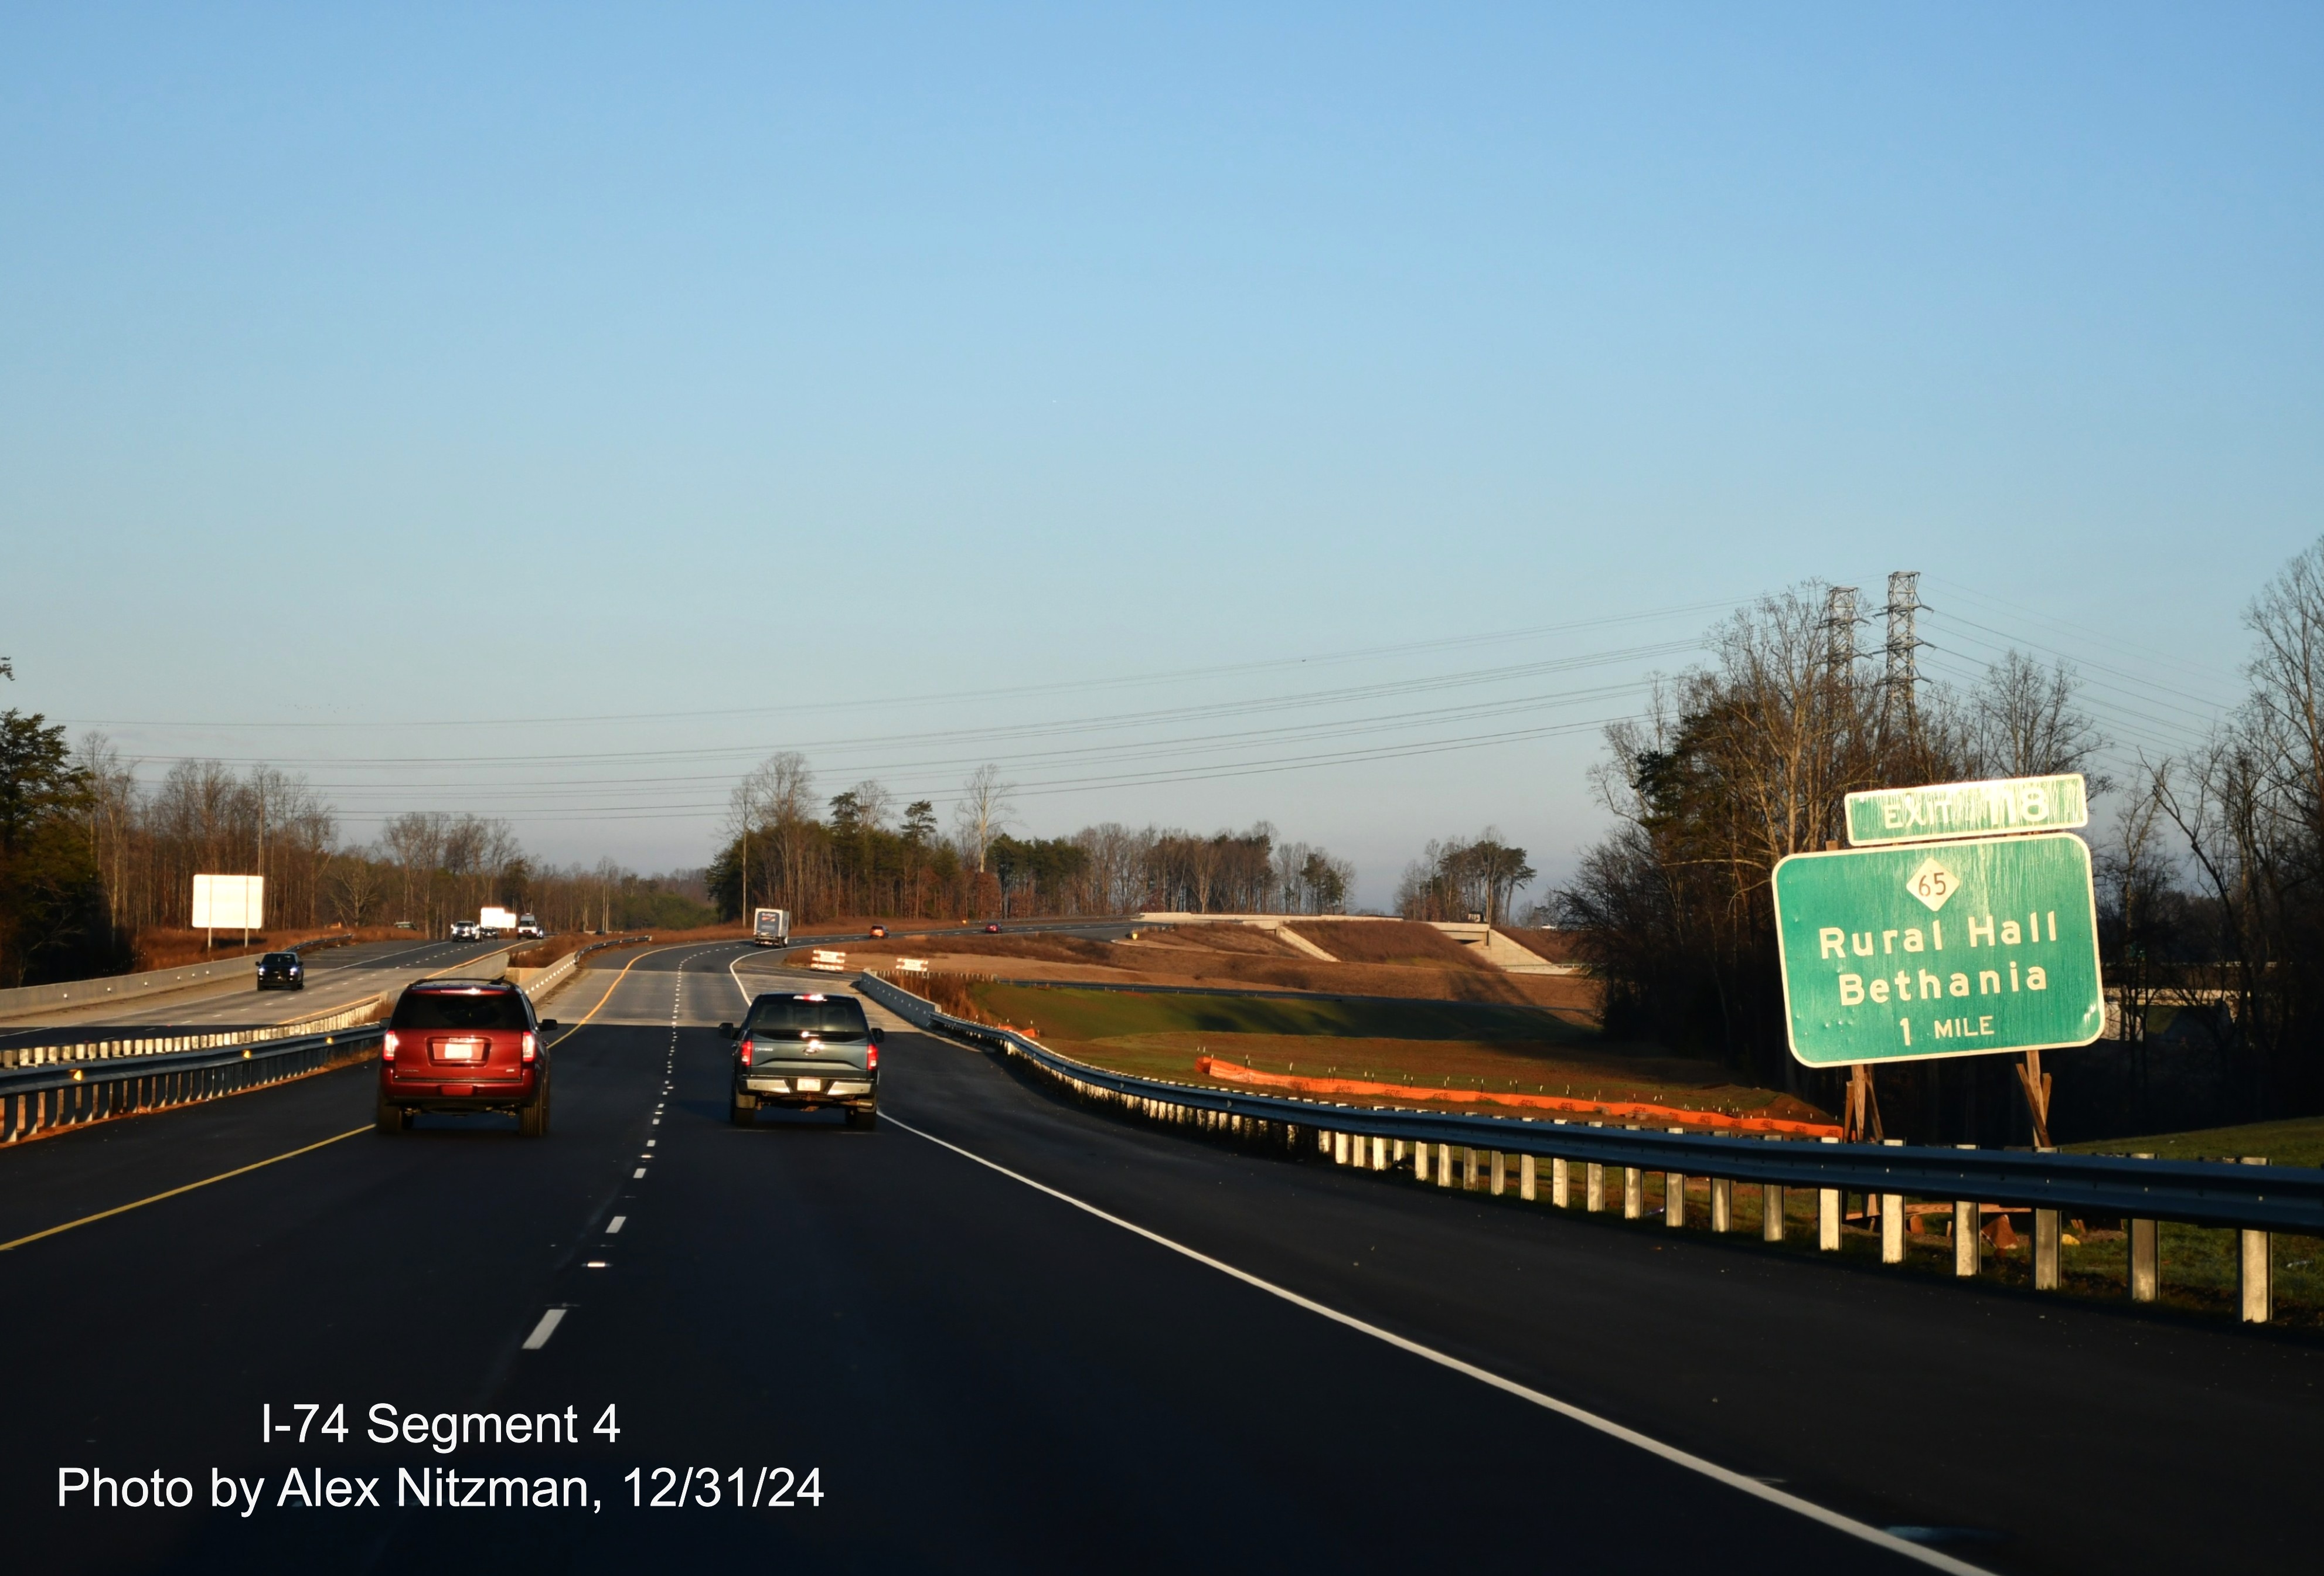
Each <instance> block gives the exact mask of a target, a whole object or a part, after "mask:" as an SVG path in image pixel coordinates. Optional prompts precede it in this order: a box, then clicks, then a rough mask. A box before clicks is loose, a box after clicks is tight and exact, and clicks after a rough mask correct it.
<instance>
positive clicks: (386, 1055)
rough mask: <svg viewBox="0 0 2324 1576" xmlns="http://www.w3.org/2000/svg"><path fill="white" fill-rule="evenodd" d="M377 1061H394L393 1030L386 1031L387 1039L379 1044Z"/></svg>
mask: <svg viewBox="0 0 2324 1576" xmlns="http://www.w3.org/2000/svg"><path fill="white" fill-rule="evenodd" d="M379 1059H380V1060H381V1061H383V1062H392V1061H393V1060H395V1031H394V1030H393V1029H389V1030H388V1031H387V1037H386V1038H385V1039H383V1040H382V1041H380V1043H379Z"/></svg>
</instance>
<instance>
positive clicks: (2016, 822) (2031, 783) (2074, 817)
mask: <svg viewBox="0 0 2324 1576" xmlns="http://www.w3.org/2000/svg"><path fill="white" fill-rule="evenodd" d="M2089 824H2090V797H2089V788H2088V786H2087V785H2086V784H2085V783H2084V782H2083V780H2082V776H2081V773H2080V772H2069V773H2067V774H2065V775H2063V776H2059V777H2013V778H2006V779H2001V780H1999V781H1996V782H1950V783H1941V784H1939V785H1937V786H1936V787H1934V788H1874V789H1872V790H1870V791H1869V792H1867V793H1859V794H1850V795H1849V796H1848V841H1849V846H1851V847H1855V848H1866V847H1871V846H1876V845H1877V844H1880V843H1927V842H1932V841H1934V840H1936V839H1938V838H1943V837H1980V836H1990V835H1992V834H1996V833H2003V832H2059V831H2063V830H2065V829H2066V828H2068V827H2070V826H2087V825H2089Z"/></svg>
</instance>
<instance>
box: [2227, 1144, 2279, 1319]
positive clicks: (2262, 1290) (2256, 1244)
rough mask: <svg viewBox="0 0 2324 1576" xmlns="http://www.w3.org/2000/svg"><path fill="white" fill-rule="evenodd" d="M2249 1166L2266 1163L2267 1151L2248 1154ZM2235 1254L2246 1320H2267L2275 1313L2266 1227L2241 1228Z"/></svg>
mask: <svg viewBox="0 0 2324 1576" xmlns="http://www.w3.org/2000/svg"><path fill="white" fill-rule="evenodd" d="M2243 1163H2244V1164H2245V1165H2246V1166H2264V1165H2266V1164H2267V1157H2266V1156H2264V1155H2246V1156H2245V1157H2243ZM2236 1238H2237V1249H2238V1250H2237V1252H2236V1301H2237V1302H2238V1303H2240V1304H2242V1306H2243V1319H2244V1323H2246V1324H2264V1323H2267V1322H2268V1321H2269V1320H2270V1319H2272V1318H2273V1317H2274V1316H2275V1262H2274V1253H2273V1248H2274V1243H2273V1240H2271V1239H2270V1238H2269V1236H2268V1234H2267V1233H2266V1232H2265V1231H2238V1232H2236Z"/></svg>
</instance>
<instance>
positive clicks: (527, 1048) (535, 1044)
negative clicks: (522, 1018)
mask: <svg viewBox="0 0 2324 1576" xmlns="http://www.w3.org/2000/svg"><path fill="white" fill-rule="evenodd" d="M522 1043H523V1046H524V1059H525V1060H526V1061H528V1062H530V1061H533V1060H535V1059H537V1058H538V1057H539V1055H540V1041H539V1039H538V1038H536V1037H534V1035H533V1032H532V1031H531V1030H530V1029H527V1030H525V1031H524V1040H523V1042H522Z"/></svg>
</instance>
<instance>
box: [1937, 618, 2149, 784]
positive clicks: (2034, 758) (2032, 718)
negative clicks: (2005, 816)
mask: <svg viewBox="0 0 2324 1576" xmlns="http://www.w3.org/2000/svg"><path fill="white" fill-rule="evenodd" d="M2079 690H2080V682H2079V681H2078V680H2077V679H2076V677H2075V676H2074V669H2073V668H2072V666H2071V665H2070V664H2069V663H2065V662H2061V663H2059V664H2058V665H2057V666H2056V667H2054V668H2044V667H2043V666H2042V665H2041V664H2040V663H2038V662H2036V661H2034V660H2033V659H2032V658H2031V657H2028V656H2026V655H2025V654H2024V652H2022V651H2010V652H2007V653H2006V654H2005V655H2004V656H2003V657H2002V659H2001V660H2000V661H1998V662H1997V663H1995V664H1994V665H1993V666H1992V667H1991V668H1988V669H1987V671H1986V676H1985V681H1984V682H1983V683H1982V684H1980V685H1978V688H1977V692H1976V694H1975V695H1974V696H1971V697H1970V701H1969V708H1970V715H1971V718H1972V719H1973V720H1972V722H1971V723H1970V730H1971V734H1970V739H1969V752H1968V753H1969V758H1970V759H1969V763H1968V768H1969V773H1970V774H1971V775H1974V776H1978V777H2049V776H2052V775H2057V774H2062V773H2066V772H2073V771H2081V772H2087V771H2088V770H2089V762H2090V759H2091V757H2093V756H2095V755H2096V754H2098V751H2101V750H2104V749H2105V748H2106V747H2107V737H2106V735H2105V734H2104V733H2100V732H2098V724H2097V723H2095V722H2093V721H2091V720H2090V718H2089V715H2088V714H2086V713H2084V712H2083V711H2082V710H2081V708H2080V706H2078V705H2075V703H2074V697H2075V695H2076V693H2077V692H2078V691H2079ZM2111 787H2113V784H2112V783H2111V782H2110V781H2108V780H2107V779H2106V778H2105V777H2103V776H2097V775H2093V776H2091V778H2090V792H2091V795H2092V796H2093V797H2096V796H2097V795H2098V794H2101V793H2104V792H2106V791H2107V789H2108V788H2111Z"/></svg>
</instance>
